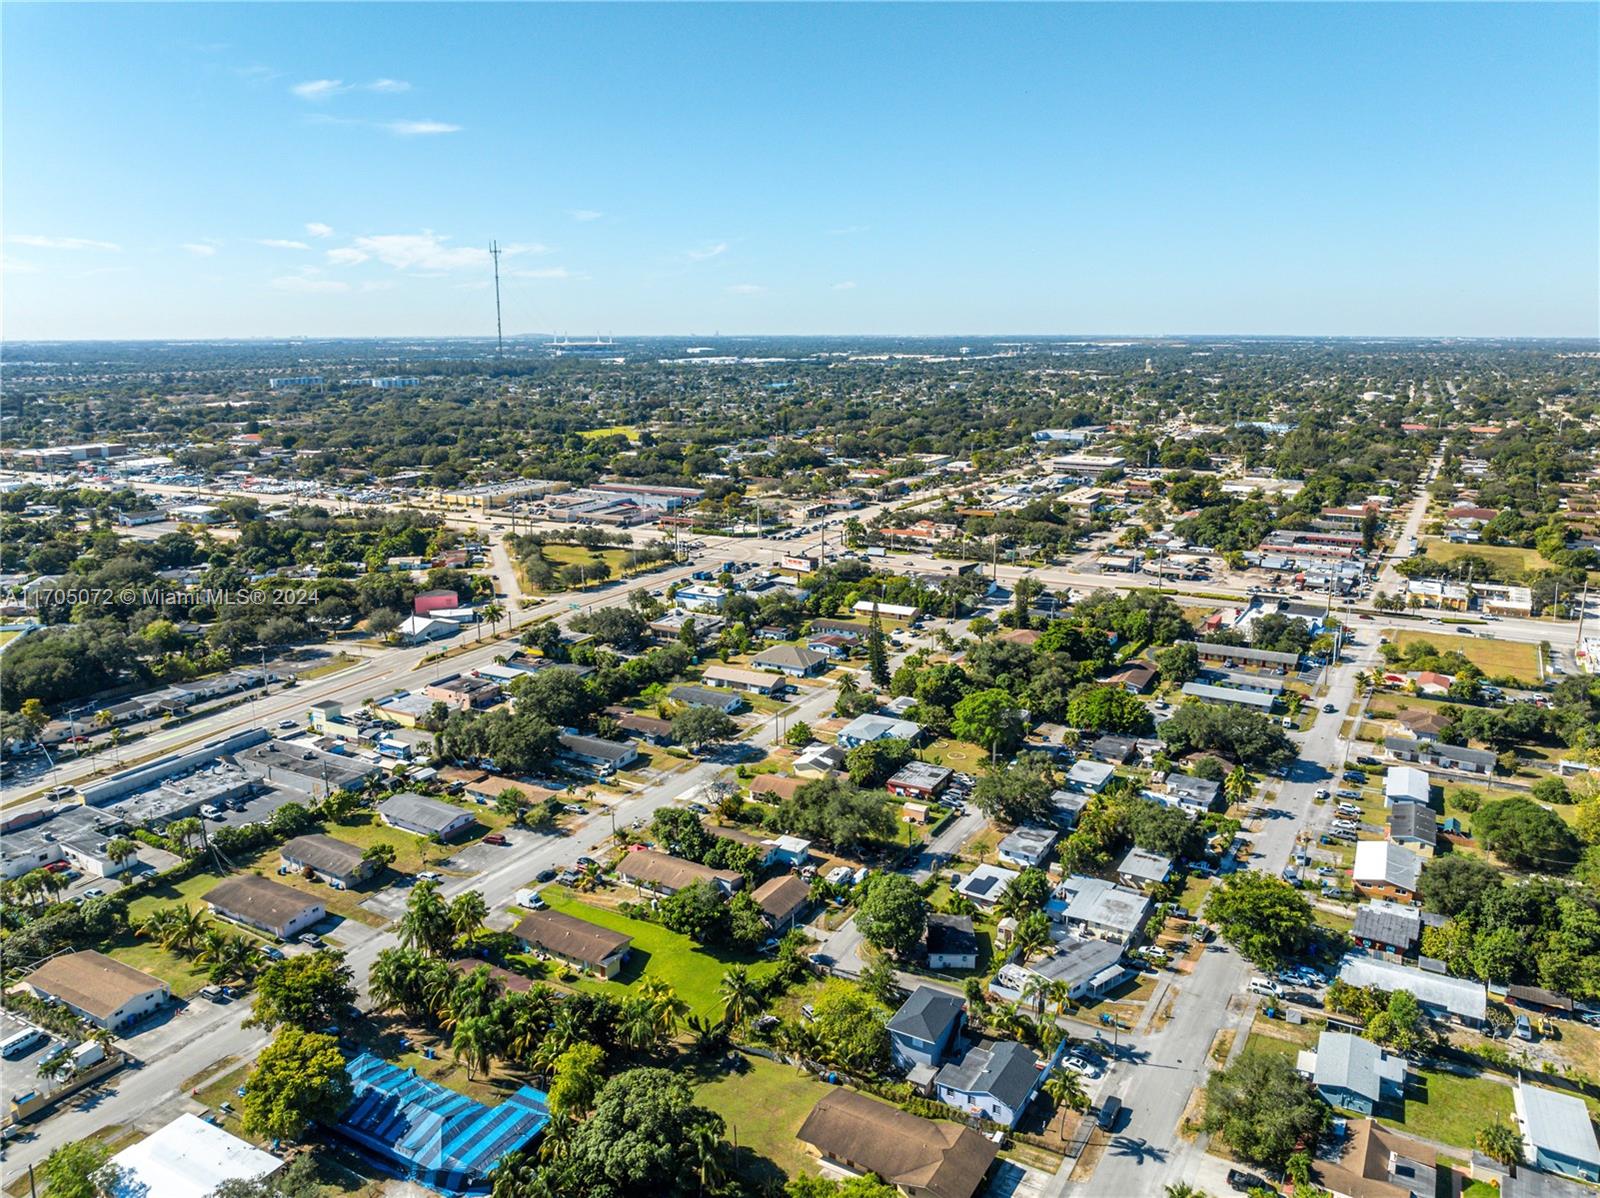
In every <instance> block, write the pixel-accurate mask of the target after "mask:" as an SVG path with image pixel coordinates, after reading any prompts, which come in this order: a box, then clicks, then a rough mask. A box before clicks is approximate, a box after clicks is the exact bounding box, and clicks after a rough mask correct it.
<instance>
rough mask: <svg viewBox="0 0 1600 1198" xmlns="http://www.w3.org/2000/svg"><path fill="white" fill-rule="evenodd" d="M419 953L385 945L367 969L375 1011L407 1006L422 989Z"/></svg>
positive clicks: (407, 1008)
mask: <svg viewBox="0 0 1600 1198" xmlns="http://www.w3.org/2000/svg"><path fill="white" fill-rule="evenodd" d="M421 961H422V956H421V954H420V953H416V952H413V951H411V950H410V949H404V948H386V949H384V950H383V951H381V952H380V953H379V954H378V956H377V959H376V960H374V961H373V962H372V968H371V969H369V970H368V971H367V992H368V993H369V994H370V995H371V996H372V1005H373V1008H374V1009H375V1010H377V1011H392V1010H395V1009H396V1008H399V1009H401V1010H409V1009H411V1007H412V1004H413V1003H414V1002H415V1001H416V997H417V994H418V993H419V992H420V990H421V985H420V978H419V976H418V975H419V973H420V969H419V966H420V964H421Z"/></svg>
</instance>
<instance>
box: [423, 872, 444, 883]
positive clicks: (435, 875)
mask: <svg viewBox="0 0 1600 1198" xmlns="http://www.w3.org/2000/svg"><path fill="white" fill-rule="evenodd" d="M417 877H419V878H421V879H422V880H423V881H424V882H442V881H444V875H443V874H442V873H439V872H438V871H437V870H432V869H425V870H423V871H422V872H421V873H420V874H418V875H417Z"/></svg>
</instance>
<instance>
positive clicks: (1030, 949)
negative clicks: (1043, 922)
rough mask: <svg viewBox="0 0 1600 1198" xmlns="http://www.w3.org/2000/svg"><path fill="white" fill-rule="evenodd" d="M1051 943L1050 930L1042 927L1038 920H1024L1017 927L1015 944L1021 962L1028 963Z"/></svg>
mask: <svg viewBox="0 0 1600 1198" xmlns="http://www.w3.org/2000/svg"><path fill="white" fill-rule="evenodd" d="M1049 943H1050V929H1049V928H1048V927H1041V926H1040V924H1039V922H1038V921H1037V920H1033V921H1028V920H1024V921H1023V922H1022V923H1021V924H1019V925H1018V926H1017V936H1016V941H1015V944H1016V947H1017V951H1018V954H1019V955H1018V958H1017V959H1018V960H1019V961H1021V962H1023V963H1026V962H1027V960H1028V958H1029V957H1031V956H1033V954H1034V953H1036V952H1038V951H1039V950H1040V949H1041V948H1043V947H1045V945H1047V944H1049Z"/></svg>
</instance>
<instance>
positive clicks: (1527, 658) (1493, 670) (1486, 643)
mask: <svg viewBox="0 0 1600 1198" xmlns="http://www.w3.org/2000/svg"><path fill="white" fill-rule="evenodd" d="M1383 635H1384V636H1387V637H1388V638H1389V639H1390V640H1392V641H1394V642H1395V644H1397V645H1399V646H1400V647H1401V648H1402V649H1404V648H1405V647H1406V646H1408V645H1414V644H1416V643H1417V642H1418V641H1425V642H1426V643H1428V644H1430V645H1432V646H1433V647H1434V648H1435V649H1437V650H1439V652H1441V653H1449V652H1452V651H1454V652H1456V653H1459V654H1461V656H1463V657H1465V658H1466V659H1467V660H1468V661H1470V662H1471V663H1472V664H1473V665H1475V666H1477V667H1478V668H1479V669H1480V670H1482V671H1483V672H1484V673H1485V674H1487V675H1489V677H1491V678H1495V677H1498V676H1500V675H1502V674H1510V675H1511V676H1512V677H1514V678H1522V679H1526V680H1528V681H1530V682H1531V681H1534V680H1536V679H1537V678H1538V677H1539V649H1538V646H1536V645H1528V644H1523V643H1521V642H1518V641H1495V640H1488V639H1485V638H1483V637H1476V636H1454V635H1451V634H1449V633H1441V632H1434V631H1433V630H1432V629H1429V630H1427V631H1423V630H1421V629H1413V628H1404V629H1397V628H1385V629H1384V630H1383Z"/></svg>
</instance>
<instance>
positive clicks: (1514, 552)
mask: <svg viewBox="0 0 1600 1198" xmlns="http://www.w3.org/2000/svg"><path fill="white" fill-rule="evenodd" d="M1422 547H1423V548H1424V549H1425V550H1426V551H1427V554H1428V557H1429V558H1430V559H1432V560H1433V561H1436V562H1453V561H1455V560H1456V559H1457V558H1458V557H1478V558H1482V559H1483V560H1484V561H1486V562H1489V563H1491V564H1492V565H1493V566H1494V567H1495V568H1496V569H1498V570H1502V571H1516V572H1519V573H1520V572H1521V571H1524V570H1547V569H1549V568H1550V563H1549V562H1547V561H1545V560H1544V558H1543V557H1541V556H1540V555H1539V552H1538V550H1536V549H1519V548H1518V547H1517V546H1515V545H1457V544H1455V543H1454V542H1451V541H1436V540H1428V541H1425V542H1423V546H1422Z"/></svg>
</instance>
